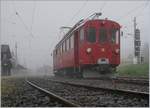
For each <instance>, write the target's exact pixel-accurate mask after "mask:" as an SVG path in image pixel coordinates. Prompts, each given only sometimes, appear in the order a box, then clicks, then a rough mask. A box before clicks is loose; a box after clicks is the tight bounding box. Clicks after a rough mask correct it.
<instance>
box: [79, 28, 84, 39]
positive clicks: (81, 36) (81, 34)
mask: <svg viewBox="0 0 150 108" xmlns="http://www.w3.org/2000/svg"><path fill="white" fill-rule="evenodd" d="M80 40H81V41H82V40H84V29H83V28H82V29H81V30H80Z"/></svg>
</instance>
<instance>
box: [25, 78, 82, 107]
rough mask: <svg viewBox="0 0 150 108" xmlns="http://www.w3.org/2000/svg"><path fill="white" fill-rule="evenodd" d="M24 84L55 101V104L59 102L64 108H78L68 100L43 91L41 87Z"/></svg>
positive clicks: (30, 83)
mask: <svg viewBox="0 0 150 108" xmlns="http://www.w3.org/2000/svg"><path fill="white" fill-rule="evenodd" d="M26 82H27V83H28V84H29V85H30V86H32V87H33V88H35V89H37V90H38V91H40V92H41V93H44V94H45V95H47V96H48V97H50V98H52V99H53V100H55V101H57V102H60V103H61V104H62V106H66V107H79V105H76V104H74V103H72V102H69V101H68V100H66V99H64V98H62V97H60V96H58V95H56V94H54V93H52V92H50V91H47V90H46V89H43V88H41V87H39V86H38V85H36V84H34V83H32V82H30V81H28V80H26Z"/></svg>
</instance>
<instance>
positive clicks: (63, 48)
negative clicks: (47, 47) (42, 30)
mask: <svg viewBox="0 0 150 108" xmlns="http://www.w3.org/2000/svg"><path fill="white" fill-rule="evenodd" d="M63 52H65V41H64V42H63Z"/></svg>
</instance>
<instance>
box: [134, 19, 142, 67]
mask: <svg viewBox="0 0 150 108" xmlns="http://www.w3.org/2000/svg"><path fill="white" fill-rule="evenodd" d="M133 22H134V60H133V62H134V64H140V61H141V60H140V46H141V41H140V30H139V29H137V27H136V25H137V23H136V17H134V20H133Z"/></svg>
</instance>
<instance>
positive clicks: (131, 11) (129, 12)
mask: <svg viewBox="0 0 150 108" xmlns="http://www.w3.org/2000/svg"><path fill="white" fill-rule="evenodd" d="M143 6H145V4H144V5H143V4H142V5H139V6H137V7H135V8H133V9H132V10H130V11H128V12H127V13H126V14H125V15H123V16H121V17H120V18H119V19H118V20H119V21H120V20H122V19H124V18H126V17H127V16H129V15H130V14H131V13H133V12H135V11H137V10H138V9H139V8H141V7H143Z"/></svg>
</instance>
